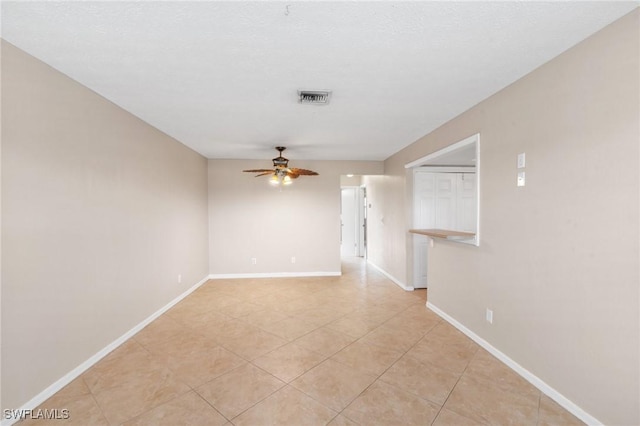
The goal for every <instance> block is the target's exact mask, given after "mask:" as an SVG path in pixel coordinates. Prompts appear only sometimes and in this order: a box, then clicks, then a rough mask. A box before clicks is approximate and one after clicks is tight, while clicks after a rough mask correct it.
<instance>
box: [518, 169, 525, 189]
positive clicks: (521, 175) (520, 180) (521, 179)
mask: <svg viewBox="0 0 640 426" xmlns="http://www.w3.org/2000/svg"><path fill="white" fill-rule="evenodd" d="M518 186H524V172H518Z"/></svg>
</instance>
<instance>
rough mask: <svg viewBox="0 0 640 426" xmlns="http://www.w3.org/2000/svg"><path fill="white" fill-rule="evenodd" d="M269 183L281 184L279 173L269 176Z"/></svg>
mask: <svg viewBox="0 0 640 426" xmlns="http://www.w3.org/2000/svg"><path fill="white" fill-rule="evenodd" d="M269 183H270V184H271V185H274V186H275V185H280V178H279V177H278V175H277V174H274V175H273V176H271V177H270V178H269Z"/></svg>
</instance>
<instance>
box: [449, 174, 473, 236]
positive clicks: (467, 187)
mask: <svg viewBox="0 0 640 426" xmlns="http://www.w3.org/2000/svg"><path fill="white" fill-rule="evenodd" d="M456 185H457V191H456V192H457V195H456V198H457V202H456V203H457V213H456V222H457V223H456V225H457V227H456V228H451V229H453V230H455V231H464V232H476V224H477V219H476V218H477V215H478V211H477V207H476V174H475V173H458V174H457V182H456Z"/></svg>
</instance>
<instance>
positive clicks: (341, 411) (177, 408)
mask: <svg viewBox="0 0 640 426" xmlns="http://www.w3.org/2000/svg"><path fill="white" fill-rule="evenodd" d="M426 297H427V294H426V291H425V290H421V291H414V292H406V291H403V290H402V289H400V288H399V287H398V286H396V285H395V284H394V283H392V282H391V281H389V280H388V279H387V278H385V277H384V276H383V275H381V274H380V273H378V272H376V271H375V270H373V269H371V268H370V267H368V266H367V265H366V264H365V263H364V262H363V261H362V260H361V259H356V258H354V259H349V260H345V261H344V263H343V275H342V276H341V277H322V278H286V279H243V280H215V281H209V282H207V283H206V284H204V285H203V286H202V287H200V288H199V289H198V290H197V291H195V292H194V293H193V294H191V295H190V296H189V297H187V298H186V299H184V300H183V301H182V302H180V303H179V304H177V305H176V306H175V307H173V308H172V309H171V310H169V311H168V312H166V313H165V314H164V315H162V316H161V317H159V318H158V319H157V320H155V321H154V322H153V323H151V324H150V325H149V326H147V327H146V328H145V329H144V330H142V331H141V332H140V333H138V334H137V335H136V336H134V337H133V338H132V339H130V340H129V341H127V342H126V343H124V344H123V345H122V346H120V347H119V348H118V349H116V350H115V351H113V352H112V353H110V354H109V355H107V356H106V357H105V358H104V359H102V360H101V361H100V362H98V363H97V364H96V365H94V366H93V367H92V368H90V369H89V370H88V371H86V372H85V373H84V374H82V375H81V376H80V377H79V378H77V379H76V380H74V381H73V382H71V383H70V384H69V385H68V386H66V387H65V388H64V389H62V390H61V391H60V392H58V393H57V394H56V395H54V396H53V397H52V398H50V399H49V400H48V401H46V402H45V403H44V404H43V405H42V407H40V408H49V409H56V408H57V409H63V408H66V409H68V410H69V412H70V416H71V417H70V419H69V420H67V421H61V420H53V421H50V422H47V421H43V420H29V421H23V422H21V423H20V424H21V425H22V426H26V425H31V424H34V425H45V424H51V425H62V424H74V425H170V426H175V425H196V426H200V425H260V426H261V425H293V426H298V425H324V424H330V425H334V426H338V425H367V426H368V425H413V424H415V425H437V426H443V425H455V426H458V425H460V426H463V425H474V424H491V425H576V424H582V423H581V422H580V421H579V420H578V419H576V418H575V417H573V416H572V415H571V414H569V413H568V412H567V411H565V410H564V409H562V408H561V407H560V406H558V405H557V404H556V403H555V402H553V401H552V400H551V399H549V398H548V397H546V396H544V395H542V394H541V393H540V392H539V391H538V390H537V389H536V388H534V387H533V386H531V385H530V384H529V383H528V382H526V381H525V380H524V379H522V378H521V377H520V376H518V375H517V374H515V373H514V372H513V371H511V370H510V369H509V368H508V367H506V366H505V365H504V364H502V363H501V362H499V361H498V360H497V359H496V358H494V357H493V356H491V355H490V354H489V353H488V352H486V351H485V350H484V349H481V348H480V347H479V346H478V345H476V344H475V343H474V342H473V341H471V340H470V339H468V338H467V337H466V336H464V335H463V334H462V333H460V332H459V331H457V330H456V329H455V328H454V327H452V326H451V325H449V324H448V323H446V322H444V321H443V320H441V319H440V318H439V317H438V316H437V315H435V314H434V313H433V312H431V311H430V310H429V309H427V308H426V307H425V301H426Z"/></svg>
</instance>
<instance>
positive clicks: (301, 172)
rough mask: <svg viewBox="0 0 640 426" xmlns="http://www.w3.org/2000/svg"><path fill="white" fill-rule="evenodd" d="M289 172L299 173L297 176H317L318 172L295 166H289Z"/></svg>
mask: <svg viewBox="0 0 640 426" xmlns="http://www.w3.org/2000/svg"><path fill="white" fill-rule="evenodd" d="M289 170H290V173H293V174H296V175H299V176H302V175H304V176H318V173H316V172H314V171H313V170H307V169H298V168H297V167H291V168H289Z"/></svg>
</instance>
